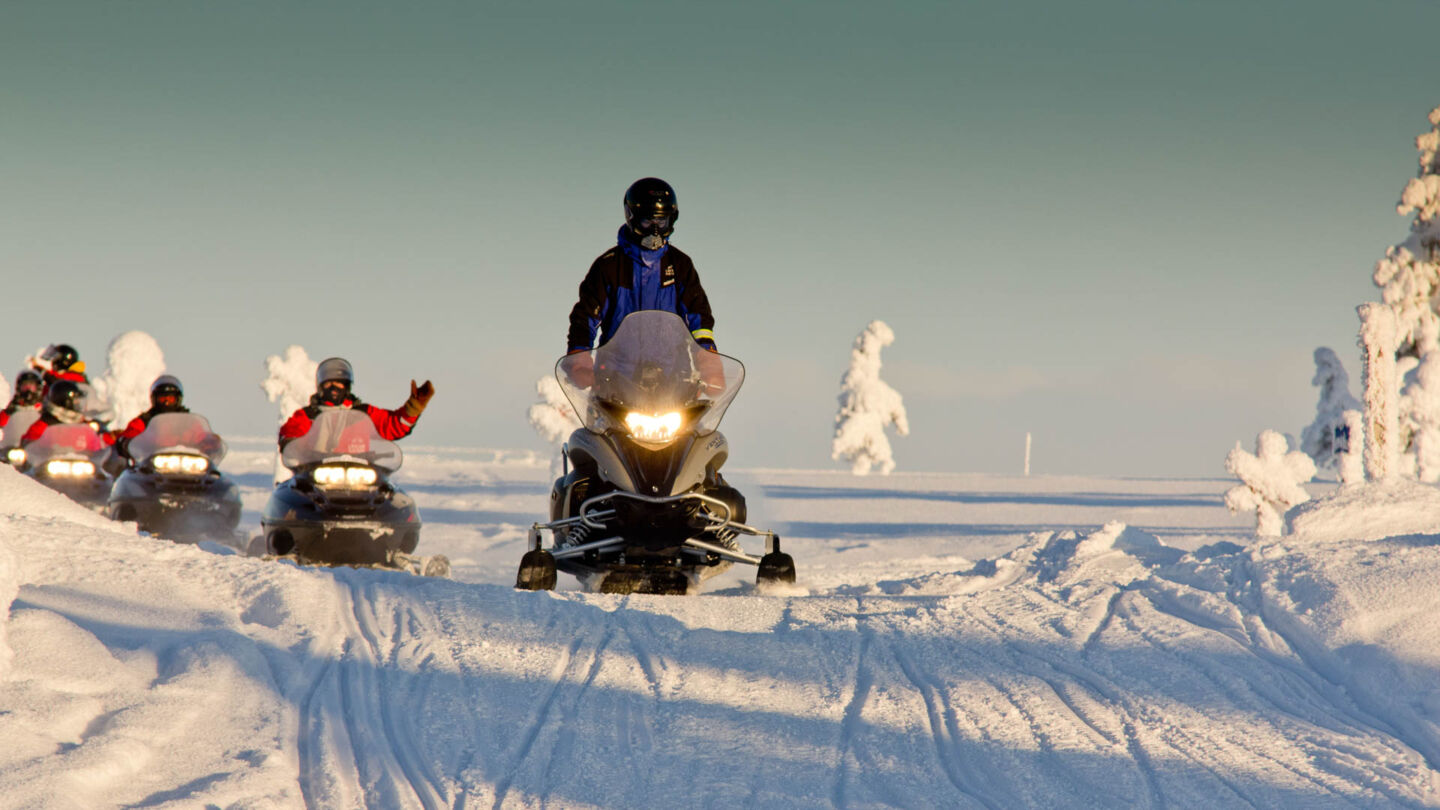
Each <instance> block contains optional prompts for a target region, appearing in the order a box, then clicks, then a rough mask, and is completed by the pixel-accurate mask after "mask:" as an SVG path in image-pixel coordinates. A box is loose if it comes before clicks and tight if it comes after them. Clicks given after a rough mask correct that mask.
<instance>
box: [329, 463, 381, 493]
mask: <svg viewBox="0 0 1440 810" xmlns="http://www.w3.org/2000/svg"><path fill="white" fill-rule="evenodd" d="M314 477H315V483H316V485H318V486H322V487H349V488H352V489H353V488H359V487H368V486H373V485H374V484H375V481H376V480H378V478H379V476H377V475H376V474H375V470H374V469H373V468H370V467H342V466H326V467H316V468H315V472H314Z"/></svg>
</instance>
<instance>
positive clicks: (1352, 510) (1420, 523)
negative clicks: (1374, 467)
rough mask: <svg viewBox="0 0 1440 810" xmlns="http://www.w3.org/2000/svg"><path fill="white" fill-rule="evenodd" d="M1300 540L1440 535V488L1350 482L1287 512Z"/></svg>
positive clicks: (1400, 481) (1402, 481)
mask: <svg viewBox="0 0 1440 810" xmlns="http://www.w3.org/2000/svg"><path fill="white" fill-rule="evenodd" d="M1285 524H1286V527H1287V528H1288V529H1289V531H1290V533H1291V534H1294V535H1297V537H1296V538H1295V540H1296V541H1297V542H1300V541H1304V542H1326V543H1329V542H1337V541H1341V540H1361V541H1368V540H1380V539H1382V538H1386V537H1406V536H1410V535H1422V534H1440V489H1436V488H1435V487H1433V486H1427V485H1425V484H1421V483H1419V482H1416V481H1412V480H1409V479H1403V478H1399V479H1392V480H1389V481H1381V482H1375V483H1370V484H1363V485H1358V486H1346V487H1341V488H1340V489H1338V490H1336V491H1335V493H1334V494H1332V495H1329V496H1327V497H1324V498H1319V499H1316V500H1313V501H1310V502H1309V503H1304V504H1301V505H1299V506H1297V507H1295V508H1294V509H1291V510H1290V511H1289V512H1287V513H1286V514H1285Z"/></svg>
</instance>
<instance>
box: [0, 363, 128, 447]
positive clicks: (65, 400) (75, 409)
mask: <svg viewBox="0 0 1440 810" xmlns="http://www.w3.org/2000/svg"><path fill="white" fill-rule="evenodd" d="M84 405H85V392H84V391H82V390H80V386H79V385H78V384H76V383H75V382H73V381H71V380H56V381H55V382H54V383H52V384H51V385H50V388H49V390H47V391H46V392H45V408H44V412H43V413H41V414H40V418H39V419H37V420H35V423H34V424H32V425H31V426H30V429H29V430H27V431H25V435H24V436H23V437H22V438H21V439H20V446H21V447H24V446H26V445H28V444H30V443H31V442H33V441H35V440H36V439H38V438H40V437H41V436H43V435H44V434H45V429H46V428H48V427H50V426H51V425H79V424H84V423H87V422H88V423H89V424H90V428H91V429H92V430H94V431H95V433H96V441H97V447H98V443H99V442H103V443H104V444H107V445H111V444H114V443H115V437H114V436H113V435H112V434H110V433H104V432H102V431H100V429H99V427H100V426H99V424H97V423H96V422H94V421H91V419H90V417H89V416H88V415H87V414H86V413H85V412H84V411H83V410H82V408H83V407H84ZM92 449H94V448H92Z"/></svg>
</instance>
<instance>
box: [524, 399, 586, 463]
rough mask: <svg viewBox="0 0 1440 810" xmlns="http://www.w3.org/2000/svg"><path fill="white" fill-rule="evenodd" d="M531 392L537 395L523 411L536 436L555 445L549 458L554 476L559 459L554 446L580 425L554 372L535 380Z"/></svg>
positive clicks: (560, 443) (568, 436) (557, 447)
mask: <svg viewBox="0 0 1440 810" xmlns="http://www.w3.org/2000/svg"><path fill="white" fill-rule="evenodd" d="M535 393H536V394H537V395H539V397H540V399H539V401H537V402H536V403H535V404H534V405H531V406H530V410H529V411H528V412H527V415H528V416H529V418H530V426H531V427H533V428H535V432H536V433H539V434H540V438H542V439H544V440H545V441H547V442H549V443H551V444H553V445H555V447H556V450H557V453H556V454H555V456H554V457H553V458H552V459H551V461H550V472H551V473H552V474H553V475H554V476H557V477H558V476H559V474H560V466H561V464H562V463H563V462H562V461H561V460H560V455H559V453H558V450H559V448H560V446H561V445H563V444H564V443H565V440H566V439H568V438H570V434H571V433H574V432H575V431H576V430H577V429H579V428H580V426H581V424H580V417H578V416H576V415H575V408H574V406H572V405H571V404H570V400H568V399H566V398H565V392H564V391H562V390H561V389H560V383H559V381H558V380H556V379H555V375H554V374H546V375H545V376H543V377H541V378H540V379H538V380H536V381H535Z"/></svg>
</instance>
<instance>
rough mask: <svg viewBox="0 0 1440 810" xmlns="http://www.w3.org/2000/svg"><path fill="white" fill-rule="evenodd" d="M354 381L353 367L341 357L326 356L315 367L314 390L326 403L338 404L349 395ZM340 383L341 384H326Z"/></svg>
mask: <svg viewBox="0 0 1440 810" xmlns="http://www.w3.org/2000/svg"><path fill="white" fill-rule="evenodd" d="M354 382H355V369H353V368H351V367H350V361H349V360H346V359H345V358H343V357H328V358H326V359H324V360H321V361H320V365H318V366H316V367H315V392H316V393H317V394H318V395H319V396H320V401H321V402H323V403H325V404H326V405H339V404H340V403H342V402H344V401H345V397H347V396H349V395H350V386H351V385H352V384H353V383H354ZM326 383H341V385H333V384H332V385H326Z"/></svg>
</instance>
